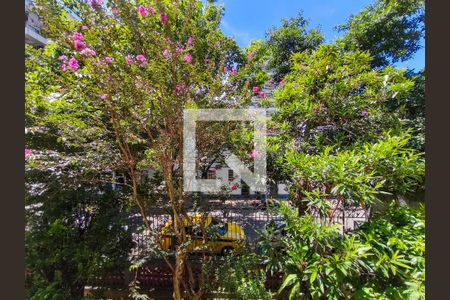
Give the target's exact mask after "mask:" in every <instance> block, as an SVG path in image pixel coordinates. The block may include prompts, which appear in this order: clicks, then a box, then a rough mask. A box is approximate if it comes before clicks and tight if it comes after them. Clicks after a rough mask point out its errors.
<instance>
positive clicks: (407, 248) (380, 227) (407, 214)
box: [260, 204, 425, 299]
mask: <svg viewBox="0 0 450 300" xmlns="http://www.w3.org/2000/svg"><path fill="white" fill-rule="evenodd" d="M278 213H279V214H280V215H281V216H282V217H283V220H284V222H285V224H286V226H285V228H284V233H283V234H281V235H280V233H279V232H278V233H275V232H274V231H273V230H271V229H270V228H269V230H268V232H267V233H265V234H264V235H263V241H262V242H261V244H260V246H261V248H262V250H263V251H262V255H263V256H264V258H265V259H266V260H267V261H269V262H270V264H268V269H269V270H268V271H277V272H279V271H281V272H283V273H284V274H285V277H284V281H283V284H282V285H281V286H280V291H282V290H285V289H288V290H289V299H323V298H327V299H373V298H376V299H405V298H407V299H424V281H425V273H424V271H425V259H424V254H425V253H424V250H425V231H424V229H425V227H424V211H423V208H420V209H418V210H414V209H411V208H406V207H398V206H396V205H394V204H392V205H391V206H390V207H389V209H388V211H387V212H385V213H384V214H382V215H380V216H376V217H375V219H374V220H373V221H372V222H370V223H366V224H365V225H363V226H362V227H361V228H359V229H357V230H356V232H354V233H353V234H351V235H344V236H342V235H340V233H339V230H338V229H337V228H336V227H335V226H330V225H321V224H320V223H318V222H316V221H315V220H314V218H313V217H312V216H311V215H306V216H299V214H298V211H296V210H293V209H291V208H290V207H288V206H286V205H284V204H282V205H281V207H280V209H279V210H278ZM274 240H276V241H278V242H277V244H276V245H274V242H273V241H274ZM274 248H275V251H274Z"/></svg>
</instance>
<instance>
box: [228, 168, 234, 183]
mask: <svg viewBox="0 0 450 300" xmlns="http://www.w3.org/2000/svg"><path fill="white" fill-rule="evenodd" d="M233 179H234V173H233V170H228V181H233Z"/></svg>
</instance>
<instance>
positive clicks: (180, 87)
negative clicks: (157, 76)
mask: <svg viewBox="0 0 450 300" xmlns="http://www.w3.org/2000/svg"><path fill="white" fill-rule="evenodd" d="M185 90H186V84H184V83H179V84H177V86H176V87H175V92H176V93H177V94H180V93H182V92H184V91H185Z"/></svg>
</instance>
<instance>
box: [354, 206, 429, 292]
mask: <svg viewBox="0 0 450 300" xmlns="http://www.w3.org/2000/svg"><path fill="white" fill-rule="evenodd" d="M354 237H355V238H356V239H358V240H360V241H361V243H363V244H364V245H367V246H368V247H370V252H369V253H370V255H369V256H367V258H366V259H365V260H364V263H365V269H364V272H363V273H362V274H361V277H360V278H355V279H354V280H353V284H354V286H355V288H356V292H355V296H356V295H357V296H358V297H360V298H368V297H377V295H383V296H384V297H385V298H387V299H405V298H407V299H425V211H424V208H423V206H422V207H419V208H418V209H412V208H408V207H398V206H396V205H395V204H393V203H392V204H391V205H390V206H389V208H388V210H387V211H386V212H384V211H383V212H380V213H379V214H378V215H376V216H375V217H374V219H373V220H372V221H371V222H369V223H366V224H363V225H362V226H361V227H360V228H359V229H358V230H357V231H356V232H355V233H354Z"/></svg>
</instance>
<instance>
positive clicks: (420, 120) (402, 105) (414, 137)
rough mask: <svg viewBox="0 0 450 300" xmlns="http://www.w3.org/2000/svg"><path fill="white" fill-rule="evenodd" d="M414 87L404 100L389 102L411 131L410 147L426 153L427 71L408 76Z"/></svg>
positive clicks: (391, 109) (408, 74)
mask: <svg viewBox="0 0 450 300" xmlns="http://www.w3.org/2000/svg"><path fill="white" fill-rule="evenodd" d="M406 75H407V76H408V77H409V78H411V80H412V81H413V82H414V87H413V88H412V89H411V90H410V91H409V92H408V93H407V94H406V95H405V96H404V97H402V98H399V99H392V100H391V101H389V102H388V109H389V110H390V111H398V112H399V115H400V117H401V118H402V122H403V123H404V126H405V127H406V128H408V129H410V130H411V140H410V142H409V145H410V146H411V147H412V148H414V149H416V150H417V151H421V152H423V151H425V69H423V70H422V71H420V72H417V73H414V72H411V71H410V72H408V73H407V74H406Z"/></svg>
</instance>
